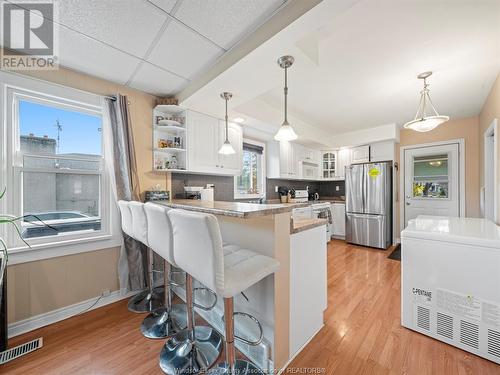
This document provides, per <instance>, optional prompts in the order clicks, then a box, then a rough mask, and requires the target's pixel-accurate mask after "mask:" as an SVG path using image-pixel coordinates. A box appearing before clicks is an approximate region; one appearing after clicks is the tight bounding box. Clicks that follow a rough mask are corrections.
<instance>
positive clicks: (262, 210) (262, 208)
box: [154, 199, 307, 219]
mask: <svg viewBox="0 0 500 375" xmlns="http://www.w3.org/2000/svg"><path fill="white" fill-rule="evenodd" d="M154 203H156V204H161V205H164V206H168V207H171V208H180V209H183V210H188V211H197V212H204V213H208V214H213V215H222V216H232V217H239V218H243V219H246V218H252V217H258V216H267V215H275V214H281V213H285V212H291V211H292V210H293V209H294V208H299V207H305V206H307V203H293V204H292V203H286V204H281V203H279V204H258V203H243V202H223V201H202V200H196V199H172V200H170V201H156V202H154Z"/></svg>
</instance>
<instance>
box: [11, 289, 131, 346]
mask: <svg viewBox="0 0 500 375" xmlns="http://www.w3.org/2000/svg"><path fill="white" fill-rule="evenodd" d="M135 293H137V292H127V291H124V290H121V291H120V290H117V291H114V292H111V293H110V294H109V295H107V296H103V297H101V299H100V300H99V301H98V302H97V303H96V304H95V306H92V304H94V303H95V302H96V300H97V299H98V298H99V296H96V297H94V298H91V299H88V300H86V301H82V302H78V303H75V304H74V305H70V306H66V307H61V308H60V309H57V310H53V311H49V312H46V313H43V314H40V315H36V316H33V317H31V318H28V319H24V320H20V321H18V322H15V323H12V324H9V329H8V332H9V338H11V337H14V336H18V335H21V334H23V333H26V332H29V331H33V330H35V329H38V328H41V327H45V326H47V325H49V324H53V323H57V322H59V321H61V320H64V319H68V318H71V317H72V316H75V315H77V314H80V313H81V312H83V311H85V309H88V310H87V311H91V310H95V309H97V308H99V307H103V306H106V305H109V304H110V303H114V302H117V301H120V300H122V299H125V298H129V297H130V296H133V295H134V294H135ZM90 306H92V307H90ZM89 307H90V308H89Z"/></svg>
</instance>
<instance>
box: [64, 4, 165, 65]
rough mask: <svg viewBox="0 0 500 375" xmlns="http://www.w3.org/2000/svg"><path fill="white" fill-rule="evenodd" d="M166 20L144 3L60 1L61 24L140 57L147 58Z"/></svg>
mask: <svg viewBox="0 0 500 375" xmlns="http://www.w3.org/2000/svg"><path fill="white" fill-rule="evenodd" d="M166 18H167V16H166V15H165V14H164V13H163V12H162V11H161V10H159V9H158V8H156V7H154V6H152V5H151V4H149V3H148V2H145V1H138V0H120V1H116V0H100V1H81V0H64V1H60V2H59V23H61V24H63V25H65V26H67V27H69V28H71V29H73V30H76V31H78V32H80V33H83V34H85V35H88V36H90V37H92V38H95V39H97V40H100V41H102V42H104V43H106V44H109V45H111V46H113V47H115V48H118V49H120V50H122V51H125V52H127V53H130V54H132V55H134V56H137V57H142V56H144V54H145V53H146V51H147V49H148V47H149V44H150V43H151V41H152V40H153V39H154V38H155V36H156V34H157V33H158V31H159V30H160V29H161V27H162V25H163V23H164V22H165V20H166Z"/></svg>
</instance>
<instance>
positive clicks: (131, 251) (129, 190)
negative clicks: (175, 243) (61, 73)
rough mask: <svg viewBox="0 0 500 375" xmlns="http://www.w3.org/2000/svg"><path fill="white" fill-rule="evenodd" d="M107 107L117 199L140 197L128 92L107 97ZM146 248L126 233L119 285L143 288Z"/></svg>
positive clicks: (119, 262)
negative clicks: (126, 94) (124, 94)
mask: <svg viewBox="0 0 500 375" xmlns="http://www.w3.org/2000/svg"><path fill="white" fill-rule="evenodd" d="M104 107H105V110H106V112H107V113H106V114H107V117H108V120H109V125H110V128H111V129H110V130H111V133H112V135H113V141H112V156H113V164H114V172H115V183H116V195H117V199H118V200H126V201H130V200H135V201H139V200H140V194H139V192H140V188H139V177H138V174H137V163H136V159H135V149H134V136H133V132H132V124H131V121H130V113H129V107H128V101H127V97H126V96H122V95H119V94H118V95H116V100H113V99H111V98H106V99H105V106H104ZM145 260H146V248H145V246H144V245H143V244H141V243H140V242H138V241H136V240H134V239H133V238H131V237H129V236H127V235H125V234H124V239H123V245H122V248H121V252H120V258H119V261H118V274H119V279H120V288H121V289H123V288H127V289H128V290H141V289H144V288H145V286H146V278H145V272H144V271H145Z"/></svg>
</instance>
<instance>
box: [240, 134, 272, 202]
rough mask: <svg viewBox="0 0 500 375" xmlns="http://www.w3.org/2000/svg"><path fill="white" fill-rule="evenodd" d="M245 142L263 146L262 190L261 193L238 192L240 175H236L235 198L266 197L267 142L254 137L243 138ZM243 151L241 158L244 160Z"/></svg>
mask: <svg viewBox="0 0 500 375" xmlns="http://www.w3.org/2000/svg"><path fill="white" fill-rule="evenodd" d="M243 143H249V144H251V145H254V146H260V147H262V155H260V157H261V163H260V164H261V181H262V190H261V193H260V194H241V193H239V192H238V177H239V175H238V176H234V179H233V180H234V188H233V191H234V194H233V196H234V199H235V200H240V199H260V198H265V197H266V144H265V143H262V142H259V141H256V140H253V139H247V138H244V139H243ZM243 152H244V150H242V152H241V160H243Z"/></svg>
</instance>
